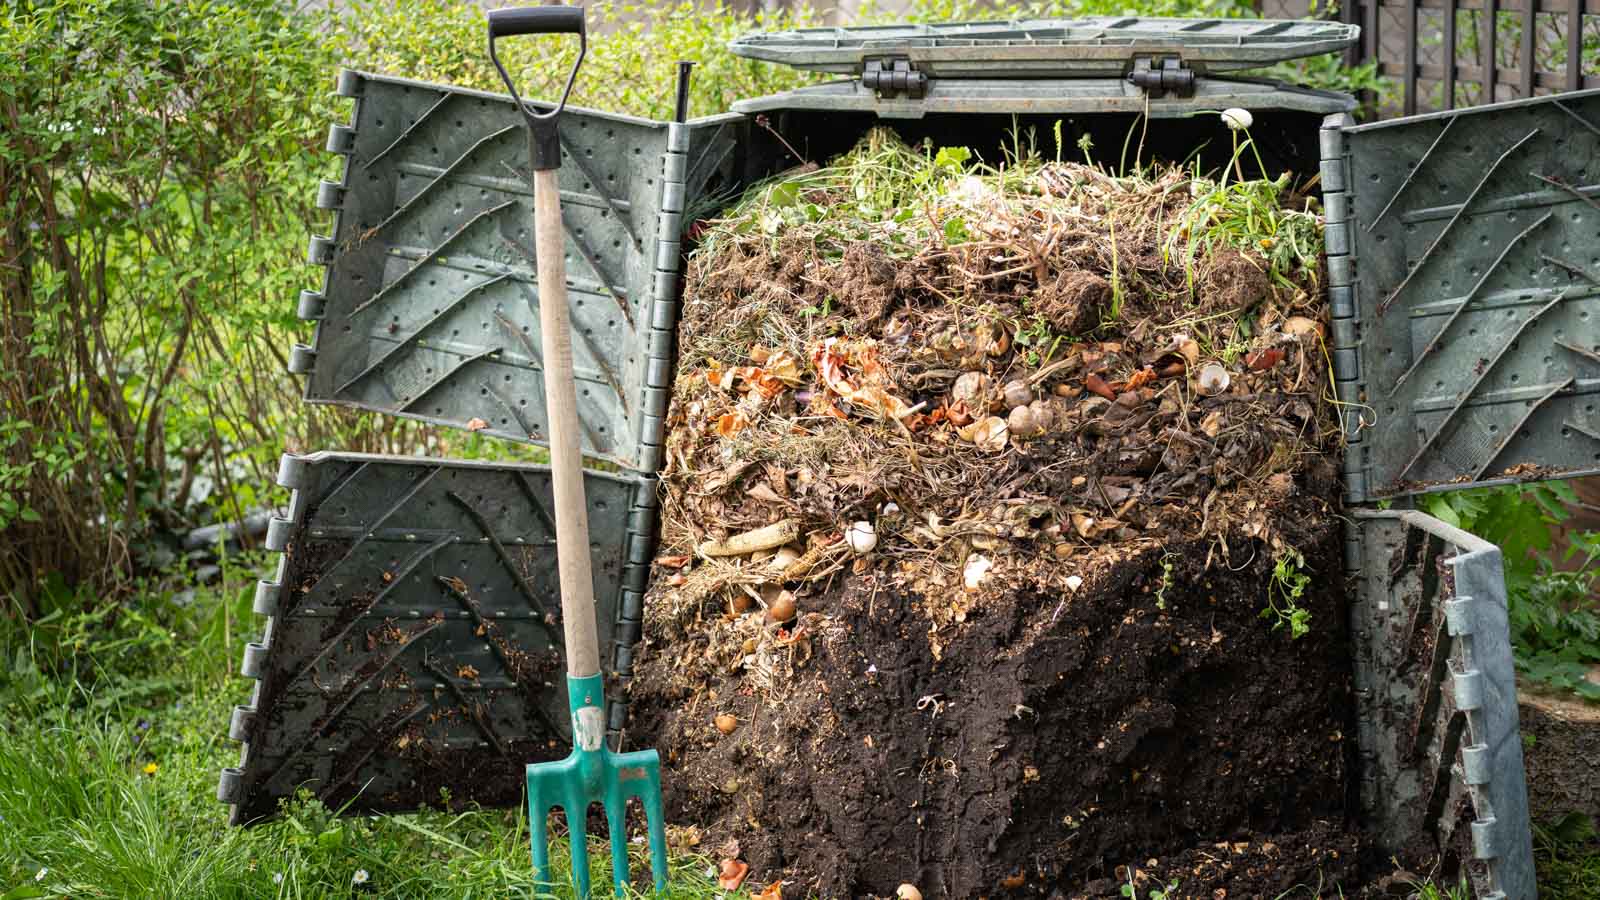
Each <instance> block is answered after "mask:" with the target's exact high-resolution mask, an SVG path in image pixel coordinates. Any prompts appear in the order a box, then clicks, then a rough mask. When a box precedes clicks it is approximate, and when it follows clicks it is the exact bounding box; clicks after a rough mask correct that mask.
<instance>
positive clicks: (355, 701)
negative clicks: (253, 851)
mask: <svg viewBox="0 0 1600 900" xmlns="http://www.w3.org/2000/svg"><path fill="white" fill-rule="evenodd" d="M278 480H279V482H280V483H281V484H283V485H284V486H286V487H290V488H292V489H293V491H294V493H293V501H292V503H291V507H290V511H289V514H288V516H286V517H283V518H277V519H274V520H273V521H272V523H271V526H270V527H269V529H268V532H267V540H266V543H267V547H268V549H271V550H277V551H281V552H282V554H283V556H282V557H281V561H280V564H279V569H278V574H277V576H276V577H275V578H273V579H271V580H269V581H263V582H262V583H261V584H260V586H259V588H258V590H257V593H256V604H255V609H256V612H257V613H259V614H261V615H262V616H265V617H266V626H265V629H264V634H263V636H262V638H261V639H260V640H259V641H257V642H255V643H252V644H249V645H248V646H247V647H246V648H245V653H244V661H243V663H242V664H241V667H240V672H241V674H243V675H244V676H246V677H248V678H252V679H255V681H256V687H255V691H254V694H253V695H252V697H251V702H250V703H249V705H247V706H241V707H238V708H236V709H235V711H234V715H233V721H232V724H231V727H230V729H229V735H230V736H231V737H232V738H233V739H234V740H237V741H242V742H244V744H245V746H244V750H243V753H242V754H241V758H240V763H239V766H238V767H236V768H230V769H227V770H225V771H224V772H223V774H222V779H221V782H220V784H219V787H218V798H219V799H221V800H222V801H223V802H226V803H229V804H232V806H233V821H234V822H235V823H248V822H252V821H258V820H261V819H263V818H267V817H270V816H272V815H273V814H274V813H275V812H276V810H277V807H278V803H279V802H280V801H281V800H284V799H286V798H289V797H292V796H293V795H294V793H295V792H296V791H297V790H299V789H302V788H304V789H306V790H309V791H311V792H312V794H313V795H315V796H317V797H318V798H320V799H321V800H322V801H323V802H324V803H326V804H327V805H328V806H329V807H330V808H334V809H339V808H346V810H347V811H348V812H351V813H357V812H365V811H379V810H382V811H403V810H409V809H415V808H418V807H420V806H425V805H439V804H440V803H441V800H442V797H443V794H442V792H445V791H448V793H449V796H450V798H451V800H452V802H453V803H458V804H459V803H468V802H470V803H474V804H477V805H480V806H517V805H519V804H520V803H521V801H522V790H523V766H524V764H526V763H528V762H532V761H536V760H544V759H558V758H560V757H562V756H564V755H566V753H567V751H568V750H569V749H570V745H571V726H570V724H569V719H568V714H567V697H566V692H565V687H564V685H565V679H564V674H565V662H564V659H565V657H564V655H563V653H562V650H561V640H562V633H561V622H560V594H559V577H558V574H557V567H556V557H555V527H554V524H553V515H554V506H553V499H552V496H551V487H550V473H549V470H548V469H547V468H546V467H544V466H530V465H508V464H492V463H476V462H459V461H447V460H430V459H418V458H409V457H385V456H368V455H361V454H336V453H319V454H315V455H312V456H303V457H301V456H285V457H284V458H283V464H282V466H281V467H280V469H279V474H278ZM584 488H585V492H586V493H587V498H588V503H589V525H590V529H591V540H592V545H591V554H592V557H593V561H594V581H595V583H594V588H595V596H596V601H597V606H598V611H597V615H598V622H599V626H600V630H599V634H600V639H601V644H602V647H603V648H608V649H609V650H610V651H611V652H610V653H608V654H603V657H602V658H604V659H607V660H609V663H608V665H607V666H606V669H607V672H608V674H611V675H614V676H624V677H625V676H627V675H628V674H629V672H630V671H631V647H632V644H633V642H634V641H636V640H637V639H638V635H639V614H640V608H641V607H640V603H639V597H640V596H641V595H640V594H639V592H638V591H636V590H629V589H630V588H636V589H642V587H643V584H644V582H645V579H646V578H647V577H648V570H649V560H650V542H649V536H650V534H651V533H652V530H653V525H654V512H655V510H654V504H655V482H654V480H653V479H631V478H625V477H621V476H616V475H607V474H604V473H599V472H588V473H586V474H585V478H584ZM636 525H641V527H644V528H645V530H643V531H640V530H637V529H636V528H635V527H634V526H636ZM611 713H612V716H613V721H612V722H611V723H609V724H611V725H612V726H613V727H617V726H620V724H621V722H622V717H623V716H624V715H625V714H626V709H625V708H624V707H623V706H622V705H621V704H617V703H613V704H612V709H611Z"/></svg>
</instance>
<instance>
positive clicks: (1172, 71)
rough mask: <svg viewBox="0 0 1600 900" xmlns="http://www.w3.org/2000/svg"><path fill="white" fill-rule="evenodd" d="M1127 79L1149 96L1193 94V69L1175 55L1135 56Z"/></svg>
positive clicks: (1186, 95)
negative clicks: (1160, 56) (1157, 56)
mask: <svg viewBox="0 0 1600 900" xmlns="http://www.w3.org/2000/svg"><path fill="white" fill-rule="evenodd" d="M1128 80H1129V81H1131V82H1133V84H1134V85H1136V86H1138V87H1139V88H1140V89H1141V90H1143V91H1144V92H1145V93H1146V94H1148V95H1149V96H1151V97H1165V96H1167V95H1168V94H1171V95H1172V96H1174V97H1193V96H1194V83H1195V74H1194V70H1193V69H1190V68H1189V67H1188V66H1186V65H1184V64H1183V60H1181V59H1179V58H1177V57H1176V56H1168V57H1166V58H1164V59H1156V58H1151V57H1148V56H1136V57H1134V58H1133V71H1132V72H1129V73H1128Z"/></svg>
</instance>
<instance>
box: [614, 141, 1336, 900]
mask: <svg viewBox="0 0 1600 900" xmlns="http://www.w3.org/2000/svg"><path fill="white" fill-rule="evenodd" d="M1245 146H1247V145H1245ZM1246 152H1248V151H1246ZM1084 155H1085V156H1087V155H1088V149H1087V148H1084ZM1060 156H1061V154H1060V153H1059V152H1058V153H1057V154H1056V161H1045V160H1040V159H1038V158H1036V157H1032V158H1030V157H1028V156H1027V155H1026V154H1022V153H1018V154H1015V155H1014V156H1013V158H1012V159H1011V160H1010V162H1009V164H1008V165H1005V166H1002V167H996V168H989V167H985V166H980V165H978V164H977V162H976V161H975V160H973V159H971V158H970V154H969V153H967V152H966V151H965V150H963V149H962V148H940V149H937V150H936V149H935V148H932V147H919V148H913V147H908V146H906V145H905V144H903V143H901V142H900V140H899V139H898V138H897V137H896V136H895V135H894V134H893V133H892V132H889V131H887V130H875V131H873V132H870V133H869V134H868V135H866V136H865V137H864V138H863V139H862V141H861V142H860V143H859V144H858V145H857V147H856V148H855V149H854V150H853V151H852V152H851V153H849V154H847V155H846V156H844V157H841V158H840V159H838V160H835V161H833V162H832V163H830V164H829V165H827V166H826V167H821V168H818V167H816V166H806V167H804V168H802V169H799V170H795V171H792V172H789V173H786V174H785V175H783V176H780V177H779V178H777V179H774V180H773V181H771V182H769V183H767V184H765V185H762V186H759V187H757V188H755V189H753V190H752V191H751V192H750V193H749V194H747V195H746V197H745V198H744V199H743V200H741V201H740V202H739V203H738V204H737V205H735V206H734V207H732V208H731V209H729V210H727V211H726V212H725V213H723V215H722V216H721V217H720V218H717V219H713V220H710V221H706V222H701V223H698V224H697V225H696V227H695V228H694V229H693V231H692V234H693V236H694V237H696V238H697V240H698V242H699V243H698V247H697V250H696V251H695V253H694V254H693V255H692V257H691V259H690V262H689V267H688V274H687V280H686V284H685V291H684V308H683V316H682V325H681V330H680V334H679V343H680V360H679V367H678V373H677V377H676V381H675V384H674V393H673V401H672V406H671V410H670V413H669V422H668V430H669V435H668V439H667V450H666V461H665V468H664V471H663V475H662V483H663V496H662V520H661V528H662V533H661V544H660V546H661V549H660V555H659V557H658V558H657V560H656V566H655V572H654V581H653V583H652V587H651V591H650V596H649V597H648V599H647V601H646V623H645V641H644V644H643V645H642V649H641V651H640V659H639V662H638V665H637V670H636V671H637V676H638V677H637V678H636V679H635V680H634V682H633V685H632V688H631V691H632V703H633V707H632V708H633V722H634V723H635V724H634V726H633V727H634V729H635V732H634V734H632V735H630V740H637V741H638V742H640V743H641V744H642V745H645V746H649V745H654V746H657V747H659V748H660V749H661V752H662V753H663V756H664V758H665V760H666V768H667V770H668V772H667V776H666V791H667V803H668V815H669V818H670V819H671V820H672V821H674V822H677V823H695V825H694V827H686V828H682V829H680V830H679V831H678V832H677V833H676V835H675V839H676V840H677V841H678V842H679V844H680V848H688V849H692V850H694V851H696V852H700V853H703V854H706V855H708V856H710V857H712V858H716V859H723V860H726V861H727V862H726V864H725V865H724V870H725V874H726V875H727V876H728V877H729V882H728V883H729V884H732V883H734V882H736V881H738V880H739V879H740V878H745V879H747V880H748V881H749V885H750V886H752V887H754V888H755V889H757V890H760V889H762V888H766V887H769V886H770V885H772V884H774V883H780V882H781V884H780V886H778V887H775V888H771V890H770V891H769V893H767V894H766V896H769V897H770V896H776V895H777V894H778V893H781V894H782V895H783V896H788V897H797V896H815V895H820V896H825V897H845V896H867V895H880V896H893V895H894V894H895V891H896V887H897V886H898V885H900V884H901V883H911V884H914V885H916V886H917V887H918V888H919V889H920V890H921V892H922V893H923V895H924V896H928V897H935V896H950V897H966V896H1004V895H1018V896H1022V895H1030V894H1032V895H1054V896H1120V895H1121V890H1122V888H1123V887H1124V886H1125V885H1128V884H1130V883H1131V884H1133V885H1134V886H1135V888H1136V889H1137V890H1138V892H1139V896H1145V895H1146V894H1147V893H1148V892H1149V891H1150V890H1152V889H1159V888H1166V887H1169V886H1171V885H1172V884H1173V883H1174V882H1176V883H1177V884H1178V885H1179V886H1178V887H1177V889H1176V890H1175V891H1173V892H1171V893H1169V896H1171V897H1189V896H1196V897H1199V896H1203V897H1255V896H1268V897H1270V896H1275V895H1277V894H1279V893H1281V892H1283V891H1286V890H1289V889H1291V888H1294V887H1296V886H1297V885H1304V886H1307V887H1309V888H1312V889H1314V890H1315V889H1317V886H1318V885H1322V886H1323V887H1324V888H1326V889H1328V890H1331V889H1332V888H1333V886H1334V885H1336V884H1339V883H1341V882H1343V883H1344V884H1346V885H1347V888H1346V889H1347V890H1348V886H1349V885H1353V884H1354V883H1355V881H1354V879H1355V874H1356V867H1357V864H1358V856H1359V855H1360V849H1361V848H1360V846H1359V840H1358V837H1357V836H1356V835H1355V834H1354V833H1353V832H1352V831H1351V830H1350V829H1349V827H1348V816H1347V809H1349V808H1350V806H1351V805H1352V804H1351V803H1350V801H1349V790H1350V786H1349V781H1350V779H1347V777H1346V776H1347V770H1348V768H1349V767H1348V763H1347V756H1348V754H1349V753H1350V752H1351V744H1352V743H1353V740H1347V739H1346V733H1347V731H1349V730H1350V723H1349V722H1347V721H1346V718H1347V715H1348V711H1349V709H1350V702H1349V675H1348V671H1347V669H1348V652H1347V648H1346V634H1345V624H1344V614H1343V611H1342V603H1343V601H1342V595H1343V591H1342V583H1341V581H1342V579H1341V577H1340V568H1339V560H1340V552H1339V551H1340V544H1339V531H1338V528H1337V525H1336V522H1335V521H1334V520H1333V518H1332V513H1333V512H1334V503H1335V498H1336V496H1337V493H1338V489H1337V483H1338V482H1337V475H1336V473H1337V469H1336V465H1335V457H1334V454H1336V453H1337V450H1338V447H1339V434H1338V428H1337V425H1336V422H1335V418H1334V416H1333V410H1332V407H1331V402H1330V400H1329V379H1328V372H1329V358H1328V350H1327V348H1326V346H1325V344H1324V325H1323V324H1322V318H1323V314H1324V307H1323V301H1322V299H1321V298H1322V288H1321V283H1320V281H1321V278H1322V274H1321V260H1320V257H1321V250H1322V243H1321V228H1320V220H1319V219H1318V217H1317V215H1316V210H1315V206H1314V201H1310V200H1308V199H1307V198H1305V197H1303V196H1301V195H1299V194H1297V193H1296V189H1297V187H1298V186H1297V185H1296V183H1295V182H1294V180H1293V178H1292V176H1290V175H1284V176H1283V177H1282V178H1279V179H1277V180H1255V181H1245V180H1241V179H1240V178H1239V177H1238V173H1239V171H1240V170H1239V168H1238V167H1235V168H1234V169H1233V171H1229V172H1217V173H1209V174H1206V175H1202V174H1201V173H1198V172H1195V171H1193V170H1186V169H1183V168H1179V167H1167V168H1161V167H1157V168H1150V167H1145V168H1143V169H1142V170H1140V171H1138V172H1137V173H1130V174H1126V175H1121V176H1118V175H1114V174H1112V173H1110V172H1109V171H1108V170H1106V169H1105V168H1103V167H1100V166H1096V165H1094V164H1092V160H1086V161H1085V162H1084V163H1076V162H1062V161H1059V158H1060Z"/></svg>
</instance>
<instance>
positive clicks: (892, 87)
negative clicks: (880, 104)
mask: <svg viewBox="0 0 1600 900" xmlns="http://www.w3.org/2000/svg"><path fill="white" fill-rule="evenodd" d="M861 86H862V87H864V88H867V89H868V90H872V91H876V92H877V94H878V97H879V98H880V99H885V100H887V99H890V98H893V97H902V96H903V97H908V98H910V99H912V100H921V99H922V98H923V97H925V96H927V93H928V76H927V74H926V73H923V72H918V71H917V70H916V69H915V68H914V67H913V66H912V65H911V60H909V59H906V58H905V57H894V56H890V57H885V58H882V59H869V60H867V61H866V64H865V65H864V66H863V67H862V69H861Z"/></svg>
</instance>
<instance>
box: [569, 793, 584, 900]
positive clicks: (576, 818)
mask: <svg viewBox="0 0 1600 900" xmlns="http://www.w3.org/2000/svg"><path fill="white" fill-rule="evenodd" d="M588 826H589V803H588V801H587V799H586V798H585V797H584V796H583V793H582V788H581V787H572V788H569V789H568V791H567V841H568V844H569V848H568V849H569V850H570V851H571V853H572V886H573V888H574V889H575V890H576V891H577V896H579V897H582V898H584V900H588V897H589V827H588Z"/></svg>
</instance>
